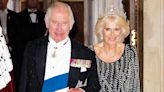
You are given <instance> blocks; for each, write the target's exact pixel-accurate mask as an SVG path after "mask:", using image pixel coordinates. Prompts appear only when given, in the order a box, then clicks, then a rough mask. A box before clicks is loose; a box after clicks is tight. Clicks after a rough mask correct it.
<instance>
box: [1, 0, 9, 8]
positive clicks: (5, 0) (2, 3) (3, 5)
mask: <svg viewBox="0 0 164 92" xmlns="http://www.w3.org/2000/svg"><path fill="white" fill-rule="evenodd" d="M7 3H8V0H0V10H4V9H6V8H7Z"/></svg>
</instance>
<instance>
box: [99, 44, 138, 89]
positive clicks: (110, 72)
mask: <svg viewBox="0 0 164 92" xmlns="http://www.w3.org/2000/svg"><path fill="white" fill-rule="evenodd" d="M96 59H97V68H98V70H97V71H98V76H99V82H100V85H101V90H100V92H140V83H139V65H138V58H137V53H136V49H135V48H134V47H133V46H131V45H125V49H124V53H123V55H122V56H121V58H120V59H119V60H117V61H116V62H113V63H106V62H103V61H101V60H100V59H99V58H98V57H97V56H96Z"/></svg>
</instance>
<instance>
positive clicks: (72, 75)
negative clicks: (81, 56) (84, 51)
mask: <svg viewBox="0 0 164 92" xmlns="http://www.w3.org/2000/svg"><path fill="white" fill-rule="evenodd" d="M76 46H77V44H76V43H75V42H74V41H73V40H71V59H75V58H77V57H78V53H77V52H78V49H77V48H76ZM70 63H71V61H70ZM79 76H80V69H79V68H75V67H71V66H70V70H69V77H68V86H69V88H71V87H76V84H77V82H78V80H79Z"/></svg>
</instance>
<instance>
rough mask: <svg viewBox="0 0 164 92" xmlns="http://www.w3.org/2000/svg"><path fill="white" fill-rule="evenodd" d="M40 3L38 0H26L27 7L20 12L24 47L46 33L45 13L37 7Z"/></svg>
mask: <svg viewBox="0 0 164 92" xmlns="http://www.w3.org/2000/svg"><path fill="white" fill-rule="evenodd" d="M38 4H39V1H38V0H26V8H25V9H24V10H23V11H21V12H20V13H19V19H20V27H21V29H20V30H21V38H20V39H21V45H22V46H23V49H24V47H25V45H26V44H27V43H28V42H29V41H31V40H34V39H36V38H39V37H41V36H43V35H44V34H45V31H46V26H45V22H44V16H45V13H44V12H43V11H40V10H39V9H38V8H37V7H38Z"/></svg>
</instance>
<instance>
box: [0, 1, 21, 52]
mask: <svg viewBox="0 0 164 92" xmlns="http://www.w3.org/2000/svg"><path fill="white" fill-rule="evenodd" d="M7 3H8V0H0V25H1V26H2V33H3V35H4V36H5V39H6V42H7V45H8V47H9V48H10V51H11V49H12V47H13V46H14V45H15V43H16V42H15V41H16V40H17V35H18V21H17V13H16V12H14V11H11V10H9V9H7Z"/></svg>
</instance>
